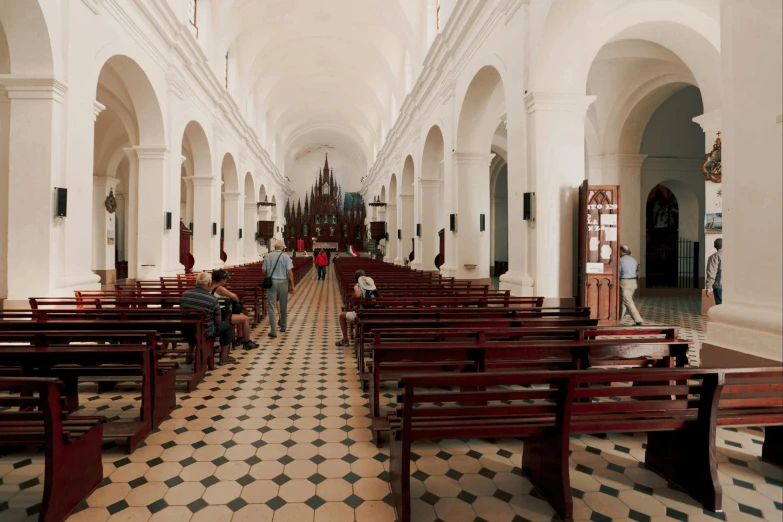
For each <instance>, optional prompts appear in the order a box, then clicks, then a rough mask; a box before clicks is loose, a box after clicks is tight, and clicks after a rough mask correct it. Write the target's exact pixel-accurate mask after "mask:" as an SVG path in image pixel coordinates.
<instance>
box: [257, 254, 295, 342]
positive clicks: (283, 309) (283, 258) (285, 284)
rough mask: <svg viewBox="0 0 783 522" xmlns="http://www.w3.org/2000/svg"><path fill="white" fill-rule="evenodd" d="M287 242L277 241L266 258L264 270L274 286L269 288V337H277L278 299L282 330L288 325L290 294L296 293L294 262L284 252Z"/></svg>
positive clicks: (267, 292) (267, 294)
mask: <svg viewBox="0 0 783 522" xmlns="http://www.w3.org/2000/svg"><path fill="white" fill-rule="evenodd" d="M284 250H285V243H284V242H283V241H282V240H280V239H278V240H277V241H275V251H274V252H270V253H269V254H267V255H266V258H264V271H265V272H266V274H267V277H271V278H272V288H269V289H267V291H266V297H267V304H268V306H267V310H268V311H269V312H268V313H269V337H277V301H278V300H279V301H280V331H281V332H285V329H286V327H287V326H288V294H289V293H291V294H293V293H294V271H293V269H294V262H293V261H291V258H290V257H288V256H287V255H285V254H284V253H283V251H284Z"/></svg>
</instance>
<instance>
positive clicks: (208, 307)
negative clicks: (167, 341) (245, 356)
mask: <svg viewBox="0 0 783 522" xmlns="http://www.w3.org/2000/svg"><path fill="white" fill-rule="evenodd" d="M211 281H212V279H211V277H210V276H209V274H207V273H206V272H201V273H200V274H198V275H197V276H196V288H193V289H191V290H186V291H184V292H182V301H181V305H180V306H181V307H182V308H184V309H189V310H201V311H202V312H204V315H205V317H206V318H207V319H206V322H207V324H206V327H205V330H206V334H207V339H214V338H215V337H218V338H219V339H220V361H219V362H218V364H220V365H224V364H236V362H237V361H236V359H234V358H233V357H229V356H228V349H229V347H230V346H231V333H232V330H233V329H232V328H231V324H229V323H227V322H225V321H222V320H221V317H222V314H221V312H220V303H219V301H218V298H217V297H215V296H214V295H212V294H210V293H209V290H208V288H209V284H210V283H211Z"/></svg>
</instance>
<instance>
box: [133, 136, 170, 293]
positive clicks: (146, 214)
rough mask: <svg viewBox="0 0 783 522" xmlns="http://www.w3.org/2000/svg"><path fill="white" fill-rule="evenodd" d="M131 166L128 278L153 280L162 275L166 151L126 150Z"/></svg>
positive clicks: (134, 148) (147, 149)
mask: <svg viewBox="0 0 783 522" xmlns="http://www.w3.org/2000/svg"><path fill="white" fill-rule="evenodd" d="M125 153H126V155H127V156H128V159H129V163H130V171H129V176H128V178H129V185H130V189H129V194H128V206H129V207H130V216H129V219H128V225H129V226H128V237H129V239H130V241H129V244H128V247H129V248H128V249H129V251H130V255H129V259H128V277H130V278H136V279H150V278H152V279H154V278H157V277H160V276H161V275H162V274H163V270H164V268H165V267H164V263H165V255H164V242H163V233H164V221H163V220H164V212H165V210H164V197H163V196H164V180H165V179H166V176H165V173H166V172H167V171H168V168H167V163H166V162H167V159H168V149H166V148H159V147H139V146H134V147H128V148H126V149H125Z"/></svg>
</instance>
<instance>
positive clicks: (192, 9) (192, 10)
mask: <svg viewBox="0 0 783 522" xmlns="http://www.w3.org/2000/svg"><path fill="white" fill-rule="evenodd" d="M196 16H198V0H188V21H189V22H190V30H191V32H192V33H193V36H195V37H196V38H198V25H196Z"/></svg>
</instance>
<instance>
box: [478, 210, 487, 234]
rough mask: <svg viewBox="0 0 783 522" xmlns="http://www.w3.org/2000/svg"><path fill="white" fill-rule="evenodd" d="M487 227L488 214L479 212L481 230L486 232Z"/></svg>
mask: <svg viewBox="0 0 783 522" xmlns="http://www.w3.org/2000/svg"><path fill="white" fill-rule="evenodd" d="M486 229H487V218H486V214H479V232H484V231H485V230H486Z"/></svg>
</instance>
